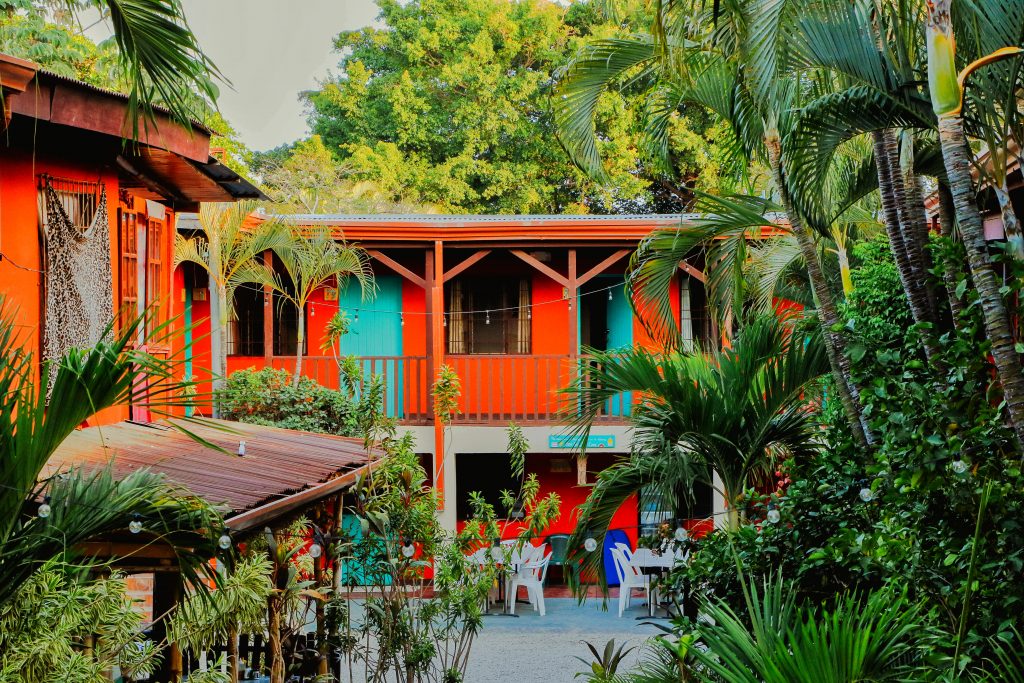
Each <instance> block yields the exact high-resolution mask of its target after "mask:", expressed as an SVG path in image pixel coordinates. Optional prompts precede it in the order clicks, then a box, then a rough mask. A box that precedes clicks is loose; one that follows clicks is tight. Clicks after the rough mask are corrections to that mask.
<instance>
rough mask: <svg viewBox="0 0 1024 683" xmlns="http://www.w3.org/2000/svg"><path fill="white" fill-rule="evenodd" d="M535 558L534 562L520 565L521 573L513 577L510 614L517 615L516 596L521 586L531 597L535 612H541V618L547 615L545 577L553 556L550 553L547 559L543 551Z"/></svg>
mask: <svg viewBox="0 0 1024 683" xmlns="http://www.w3.org/2000/svg"><path fill="white" fill-rule="evenodd" d="M534 558H535V559H533V560H532V561H530V562H526V563H524V564H522V565H520V567H519V571H517V572H516V573H515V574H513V575H512V581H511V590H510V591H509V593H508V596H509V600H510V604H509V613H510V614H515V613H516V594H517V593H519V587H520V586H522V587H524V588H525V589H526V595H527V596H528V597H529V599H530V604H531V605H533V609H534V611H536V612H539V613H540V615H541V616H544V614H545V612H544V577H545V576H547V573H548V562H550V561H551V554H550V553H548V555H547V556H546V557H545V556H544V555H543V550H542V552H541V553H539V554H537V555H534Z"/></svg>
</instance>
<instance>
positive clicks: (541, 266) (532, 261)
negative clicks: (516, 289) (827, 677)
mask: <svg viewBox="0 0 1024 683" xmlns="http://www.w3.org/2000/svg"><path fill="white" fill-rule="evenodd" d="M511 251H512V254H513V255H514V256H517V257H518V258H520V259H522V260H523V261H526V263H528V264H529V265H531V266H533V267H534V268H536V269H537V270H539V271H540V272H542V273H544V274H545V275H547V276H548V277H549V278H551V279H552V280H554V281H555V282H557V283H558V284H560V285H562V286H563V287H566V288H567V287H569V278H567V277H565V276H563V275H561V274H559V272H558V271H556V270H555V269H554V268H552V267H551V266H549V265H547V264H546V263H542V262H541V261H540V260H539V259H537V258H535V257H533V256H531V255H530V254H527V253H526V252H525V251H523V250H522V249H512V250H511Z"/></svg>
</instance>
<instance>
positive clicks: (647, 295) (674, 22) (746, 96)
mask: <svg viewBox="0 0 1024 683" xmlns="http://www.w3.org/2000/svg"><path fill="white" fill-rule="evenodd" d="M748 4H749V3H732V4H728V5H727V6H726V7H723V8H722V9H723V13H722V15H720V16H716V17H715V19H716V27H715V29H714V30H710V29H708V28H707V27H708V25H709V24H711V23H712V22H711V20H710V18H707V19H706V20H703V21H702V19H701V14H702V10H700V9H695V10H694V12H688V11H687V8H686V7H684V5H686V3H682V2H665V3H658V10H659V11H657V12H656V13H655V17H654V20H653V29H652V32H651V35H648V36H638V37H636V38H634V39H629V40H606V41H597V42H595V43H594V44H592V45H591V46H590V47H589V48H588V49H587V51H585V52H584V53H583V55H581V56H580V57H579V58H578V59H577V60H576V61H575V62H574V63H573V64H571V65H570V66H569V68H568V69H567V70H566V73H565V75H564V78H563V81H562V84H561V98H560V99H559V98H556V100H555V101H556V120H557V122H558V125H559V131H560V135H561V136H562V138H563V139H564V142H565V146H566V148H567V149H568V151H569V152H570V154H571V155H572V156H573V158H574V159H575V160H576V162H577V163H578V164H579V165H580V166H581V167H582V168H584V169H585V170H587V171H589V172H590V173H592V174H594V175H596V176H598V177H600V176H601V175H602V170H601V162H600V156H599V154H598V148H597V144H596V140H595V135H594V114H595V111H596V105H597V101H598V97H599V95H600V93H601V92H603V91H604V90H605V89H606V88H608V87H610V86H611V85H613V84H614V83H616V82H617V81H619V80H621V79H623V78H627V77H628V79H629V81H630V82H631V83H632V82H636V81H640V82H641V83H644V84H647V85H649V86H650V87H651V89H652V91H653V95H654V96H653V98H652V104H651V105H650V108H651V109H652V114H651V115H650V116H649V117H648V118H649V121H650V124H649V130H648V131H646V132H647V134H648V135H649V137H650V142H649V146H650V147H651V148H652V149H654V150H661V151H663V152H664V151H666V150H667V141H666V140H667V132H668V121H669V118H670V116H671V115H672V113H673V112H674V111H676V109H677V108H679V107H680V106H682V105H684V104H691V105H695V106H700V107H703V108H705V109H707V110H709V111H711V112H713V113H714V114H715V115H717V116H718V117H720V118H721V119H722V120H724V121H726V122H727V123H729V124H730V127H731V132H732V143H733V144H732V146H733V147H734V148H735V152H736V154H739V155H743V156H745V157H746V158H748V159H757V160H760V161H763V162H765V163H766V164H767V166H768V167H769V168H770V170H771V175H772V179H773V181H774V185H775V192H776V193H777V195H778V198H779V200H780V204H781V205H782V207H783V210H784V212H785V215H786V216H785V217H786V223H787V224H788V228H789V230H790V231H791V233H792V234H793V236H794V237H795V239H796V242H797V244H798V246H799V248H800V252H801V256H802V257H803V260H804V264H805V268H806V272H807V277H808V280H809V283H810V285H811V289H812V292H813V295H814V299H815V303H816V304H817V314H818V319H819V323H820V325H821V328H822V337H823V340H824V344H825V349H826V351H827V354H828V358H829V362H830V365H831V367H832V371H833V375H834V377H835V384H836V393H837V394H838V397H839V399H840V402H841V404H842V406H843V408H844V411H845V413H846V416H847V420H848V422H849V424H850V429H851V431H852V433H853V434H854V436H855V438H857V440H858V441H859V442H860V443H862V444H868V443H869V442H870V440H871V433H870V431H869V430H868V429H867V426H866V424H865V422H864V418H863V414H862V409H861V406H860V402H859V398H858V397H859V392H858V388H857V386H856V385H855V384H854V383H853V382H852V380H851V378H850V367H849V359H848V358H847V357H846V354H845V352H844V350H845V341H844V340H843V338H842V337H841V336H840V335H839V334H838V333H837V332H836V330H837V329H838V328H839V315H838V312H837V308H836V304H835V301H834V297H833V295H832V291H831V289H830V288H829V285H828V283H827V281H826V279H825V275H824V272H823V271H822V267H821V263H820V261H819V257H818V249H817V245H816V243H815V233H814V230H813V229H812V227H814V225H812V226H811V227H809V226H808V224H807V221H805V214H804V213H803V212H801V211H799V210H798V209H797V207H796V206H795V204H794V202H793V198H792V197H791V196H790V193H789V187H790V186H789V183H788V171H787V164H788V162H787V160H786V158H785V155H784V149H783V146H784V143H785V141H786V139H787V137H788V135H789V134H790V132H791V131H792V129H793V127H794V126H795V122H796V121H795V117H794V116H793V115H792V112H793V110H794V109H795V108H796V107H797V106H798V104H799V101H800V98H801V97H802V96H803V93H802V92H800V91H799V90H798V88H797V87H796V86H795V85H794V83H800V81H799V79H786V78H778V77H777V76H779V74H778V73H774V74H771V76H769V75H767V72H766V71H765V70H764V68H758V69H757V70H756V71H754V73H753V77H750V78H748V76H747V72H748V71H749V70H750V64H749V63H748V62H747V61H745V59H746V57H747V55H746V53H745V48H744V46H745V45H746V43H745V36H744V30H745V29H744V26H746V25H747V23H748V19H749V17H745V16H744V15H743V13H744V11H745V10H746V9H749V8H748V7H747V5H748ZM718 9H719V4H718V3H715V10H714V11H715V12H716V13H717V11H718ZM694 13H696V15H695V14H694ZM694 16H697V19H696V20H695V19H694ZM750 23H751V25H754V26H760V24H759V23H758V22H756V21H755V22H750ZM694 25H696V26H698V27H699V32H698V33H697V34H696V35H694V32H693V30H692V27H693V26H694ZM758 35H760V34H758ZM755 37H756V36H755ZM755 44H757V43H756V41H755ZM762 52H763V54H762V55H761V57H760V58H761V60H762V61H763V62H764V63H767V64H770V65H776V64H777V59H776V54H775V52H773V51H772V50H765V51H762ZM780 68H781V67H780ZM637 71H639V72H640V75H635V72H637ZM817 225H818V226H819V227H820V223H819V224H817ZM749 227H754V226H749ZM825 233H826V234H827V230H825ZM666 240H667V236H666V239H665V240H662V241H661V243H662V244H664V242H665V241H666ZM688 242H689V240H688V239H687V238H686V237H684V238H683V240H681V241H678V242H675V241H674V242H673V243H672V244H673V245H674V247H675V248H674V249H673V250H672V251H670V252H669V253H666V254H662V255H658V254H657V253H656V251H655V250H654V249H652V248H651V247H652V246H654V245H656V244H658V242H649V243H647V244H646V245H645V246H646V247H647V248H646V249H644V250H641V251H639V252H638V254H637V256H636V257H635V258H634V262H633V267H632V268H631V274H630V289H631V290H632V292H633V297H632V299H633V301H634V308H635V309H636V310H637V312H638V313H639V314H640V315H641V317H643V311H644V310H650V308H651V307H650V306H649V303H650V302H659V301H660V302H661V303H660V304H656V305H655V307H654V308H655V310H657V311H658V312H660V316H659V317H660V318H661V321H662V322H661V323H660V327H661V329H663V330H667V331H669V332H672V331H674V325H673V324H671V323H670V322H669V321H670V320H671V315H670V313H671V311H670V308H669V304H668V296H667V295H668V288H669V285H670V283H671V281H672V277H673V276H674V274H675V273H676V270H677V266H678V263H679V261H680V259H681V258H684V257H686V256H687V255H688V253H685V252H683V251H682V249H681V248H679V247H683V246H687V243H688ZM689 246H693V245H692V244H691V245H689ZM658 269H664V271H663V272H661V273H657V272H656V271H657V270H658ZM638 270H641V271H646V275H644V274H643V273H641V275H640V276H639V277H637V276H636V273H637V272H638ZM644 290H645V291H644ZM638 298H639V299H640V301H639V304H638V302H637V299H638ZM662 341H666V342H671V340H670V339H667V338H663V339H662Z"/></svg>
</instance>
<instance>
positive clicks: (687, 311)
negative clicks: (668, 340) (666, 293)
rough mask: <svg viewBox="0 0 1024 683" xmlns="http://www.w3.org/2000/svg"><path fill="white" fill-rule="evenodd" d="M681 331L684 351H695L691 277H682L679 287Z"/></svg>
mask: <svg viewBox="0 0 1024 683" xmlns="http://www.w3.org/2000/svg"><path fill="white" fill-rule="evenodd" d="M679 333H680V336H681V337H682V340H683V351H693V304H692V303H691V302H690V278H688V277H684V278H682V282H681V285H680V289H679Z"/></svg>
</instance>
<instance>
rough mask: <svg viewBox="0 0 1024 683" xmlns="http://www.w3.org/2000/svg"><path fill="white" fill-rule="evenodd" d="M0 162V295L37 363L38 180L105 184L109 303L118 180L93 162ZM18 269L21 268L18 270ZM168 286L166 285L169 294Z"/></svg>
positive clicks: (118, 413)
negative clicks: (49, 178) (46, 176)
mask: <svg viewBox="0 0 1024 683" xmlns="http://www.w3.org/2000/svg"><path fill="white" fill-rule="evenodd" d="M2 154H3V158H2V161H0V252H2V253H3V259H2V260H0V295H3V296H4V297H5V298H6V300H7V303H8V305H9V306H12V309H11V310H12V311H14V310H16V311H17V322H18V325H19V332H20V334H21V335H22V338H23V340H24V342H25V345H26V347H27V348H29V349H30V350H31V351H32V353H33V354H35V357H36V359H37V361H38V358H39V356H40V352H41V339H40V335H41V331H42V324H43V280H42V275H41V274H40V273H39V272H38V271H40V270H42V268H43V265H44V264H43V261H42V259H43V253H42V249H41V246H40V240H39V208H38V196H39V192H38V177H39V175H41V174H44V173H46V174H49V175H52V176H55V177H60V178H70V179H73V180H82V181H88V182H95V181H96V179H97V178H99V180H100V181H101V182H102V183H103V184H104V185H105V187H106V193H107V211H108V222H109V226H110V251H111V254H110V257H111V270H112V276H113V282H112V291H113V293H114V304H115V306H116V305H117V295H118V278H117V275H118V263H119V260H120V259H119V257H118V248H117V243H118V240H117V235H118V225H117V207H118V188H119V184H118V180H117V176H116V175H114V174H113V173H111V172H109V171H107V170H104V169H101V168H98V166H97V165H96V164H95V163H90V164H84V163H83V164H75V163H73V162H69V161H67V160H53V159H49V158H47V157H45V156H36V157H35V158H33V157H32V156H30V155H28V154H25V153H23V152H19V151H15V150H11V149H4V150H3V152H2ZM19 266H20V267H19ZM169 286H170V282H169V281H168V287H167V288H168V289H169ZM127 417H128V409H127V408H126V407H125V408H116V409H111V410H108V411H104V412H103V413H101V414H100V415H98V416H97V417H96V418H95V420H94V422H95V423H96V424H108V423H110V422H116V421H119V420H123V419H125V418H127Z"/></svg>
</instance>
